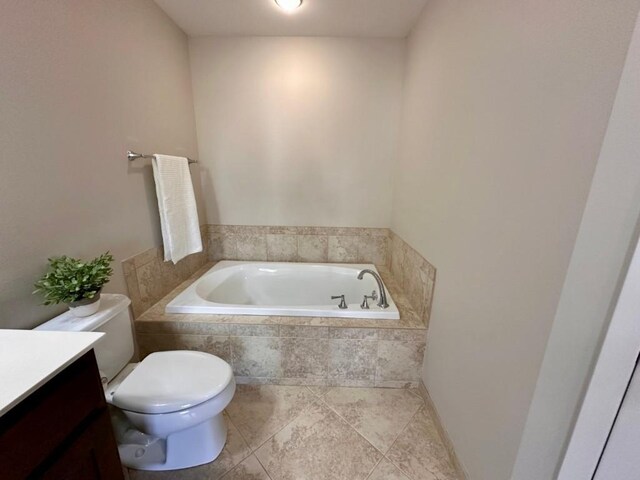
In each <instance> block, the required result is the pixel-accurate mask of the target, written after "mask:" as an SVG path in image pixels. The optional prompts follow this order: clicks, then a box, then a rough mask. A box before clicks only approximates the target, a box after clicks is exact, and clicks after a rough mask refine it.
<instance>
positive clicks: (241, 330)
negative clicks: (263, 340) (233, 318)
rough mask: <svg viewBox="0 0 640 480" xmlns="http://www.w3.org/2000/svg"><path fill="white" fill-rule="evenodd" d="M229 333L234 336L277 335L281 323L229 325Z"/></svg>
mask: <svg viewBox="0 0 640 480" xmlns="http://www.w3.org/2000/svg"><path fill="white" fill-rule="evenodd" d="M229 334H230V335H231V336H234V337H277V336H279V335H280V326H279V325H233V324H232V325H229Z"/></svg>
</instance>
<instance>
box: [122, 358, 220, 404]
mask: <svg viewBox="0 0 640 480" xmlns="http://www.w3.org/2000/svg"><path fill="white" fill-rule="evenodd" d="M232 378H233V372H232V371H231V367H230V366H229V364H228V363H227V362H225V361H224V360H222V359H221V358H218V357H216V356H215V355H211V354H209V353H204V352H192V351H183V350H179V351H173V352H156V353H152V354H150V355H148V356H147V357H146V358H145V359H144V360H142V362H140V363H139V364H138V366H137V367H136V368H135V369H134V370H133V372H131V373H130V374H129V375H128V376H127V378H125V379H124V380H123V381H122V383H121V384H120V385H119V386H118V388H117V389H116V391H115V392H114V393H113V397H112V398H111V403H112V404H113V405H115V406H116V407H119V408H122V409H123V410H128V411H131V412H139V413H170V412H177V411H178V410H184V409H186V408H189V407H193V406H195V405H198V404H200V403H202V402H206V401H207V400H209V399H211V398H213V397H215V396H216V395H218V394H219V393H220V392H222V390H224V389H225V388H226V387H227V385H229V382H230V381H231V379H232Z"/></svg>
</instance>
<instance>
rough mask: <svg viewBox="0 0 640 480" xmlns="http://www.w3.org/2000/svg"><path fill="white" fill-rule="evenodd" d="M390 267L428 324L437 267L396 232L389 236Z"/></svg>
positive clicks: (399, 284)
mask: <svg viewBox="0 0 640 480" xmlns="http://www.w3.org/2000/svg"><path fill="white" fill-rule="evenodd" d="M389 267H390V270H391V273H392V274H393V278H394V279H395V281H396V282H397V283H398V287H399V288H400V290H402V292H403V293H404V294H405V295H406V297H407V299H408V301H409V303H411V306H412V307H413V309H414V310H415V312H416V313H417V314H418V316H419V317H420V318H422V319H424V322H425V324H427V325H428V323H429V316H430V315H431V303H432V301H433V292H434V287H435V282H436V268H435V267H434V266H433V265H431V264H430V263H429V262H428V261H427V260H425V258H424V257H422V256H421V255H420V254H419V253H418V252H416V251H415V250H414V249H413V248H412V247H411V246H410V245H409V244H408V243H406V242H405V241H404V240H402V239H401V238H400V237H399V236H398V235H396V234H395V233H394V232H391V233H390V237H389Z"/></svg>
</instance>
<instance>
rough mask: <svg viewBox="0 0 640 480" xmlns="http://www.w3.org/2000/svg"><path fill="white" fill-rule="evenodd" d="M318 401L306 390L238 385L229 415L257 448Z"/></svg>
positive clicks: (252, 445)
mask: <svg viewBox="0 0 640 480" xmlns="http://www.w3.org/2000/svg"><path fill="white" fill-rule="evenodd" d="M315 400H316V397H315V396H314V395H313V394H312V393H311V391H310V390H309V389H308V388H307V387H301V386H279V385H238V387H237V390H236V394H235V396H234V398H233V400H232V402H231V404H230V405H229V406H228V407H227V413H228V414H229V417H230V418H231V421H232V422H233V423H234V424H235V425H236V426H237V427H238V429H239V430H240V432H241V433H242V435H243V436H244V438H245V439H246V441H247V442H248V443H249V446H251V448H252V449H255V448H258V447H259V446H260V445H261V444H262V443H264V442H265V441H266V440H267V439H268V438H269V437H270V436H272V435H273V434H274V433H276V432H277V431H278V430H280V429H281V428H282V427H284V426H285V425H286V424H287V423H289V422H291V421H292V420H293V419H294V418H295V417H296V416H297V415H298V414H300V412H301V411H302V410H303V409H304V408H305V407H308V406H309V405H310V404H311V403H312V402H314V401H315Z"/></svg>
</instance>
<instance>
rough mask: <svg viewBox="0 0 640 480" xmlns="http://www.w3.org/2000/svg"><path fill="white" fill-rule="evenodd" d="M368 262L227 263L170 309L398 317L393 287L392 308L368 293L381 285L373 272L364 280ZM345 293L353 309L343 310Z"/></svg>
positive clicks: (389, 301)
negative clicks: (341, 303) (362, 272)
mask: <svg viewBox="0 0 640 480" xmlns="http://www.w3.org/2000/svg"><path fill="white" fill-rule="evenodd" d="M365 268H368V269H371V270H374V271H376V273H377V270H376V268H375V266H373V265H365V264H357V265H356V264H330V263H276V262H236V261H221V262H218V263H217V264H216V265H214V266H213V267H212V268H211V269H210V270H208V271H207V272H206V273H205V274H204V275H202V276H201V277H200V278H199V279H197V280H196V281H195V282H194V283H193V284H191V285H190V286H189V287H188V288H187V289H186V290H184V291H183V292H182V293H180V294H179V295H178V296H177V297H176V298H174V299H173V300H172V301H171V302H169V303H168V304H167V306H166V308H165V311H166V313H200V314H202V313H210V314H216V315H274V316H296V317H343V318H373V319H381V320H384V319H386V320H397V319H399V318H400V314H399V312H398V308H397V307H396V304H395V303H394V301H393V299H392V298H391V295H390V294H389V290H387V289H386V286H385V290H387V302H388V303H389V307H388V308H385V309H383V308H380V307H378V306H377V305H376V303H377V301H373V300H369V306H370V308H369V310H366V309H362V308H361V307H360V304H361V303H362V300H363V297H364V295H365V294H367V295H371V294H372V292H373V291H374V290H375V291H376V293H377V294H378V296H379V295H380V292H378V291H377V290H378V285H377V283H376V281H375V280H374V278H373V276H372V275H369V274H367V275H365V276H364V278H363V279H362V280H358V279H357V276H358V272H360V270H363V269H365ZM335 295H344V296H345V300H346V302H347V305H348V308H346V309H340V308H338V303H339V300H332V299H331V296H335Z"/></svg>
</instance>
